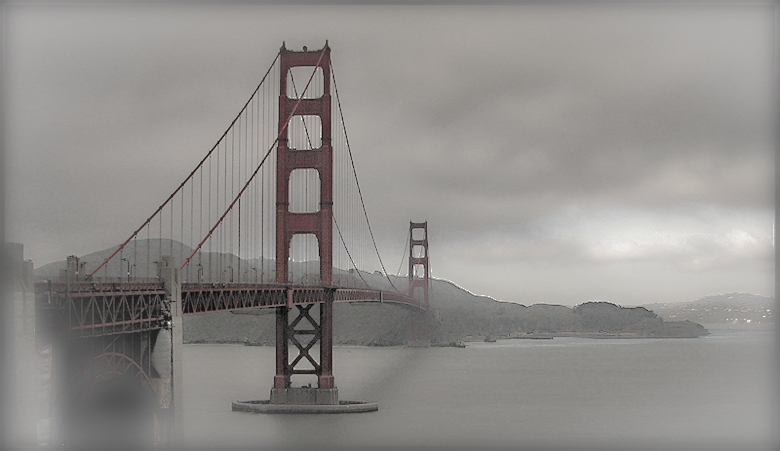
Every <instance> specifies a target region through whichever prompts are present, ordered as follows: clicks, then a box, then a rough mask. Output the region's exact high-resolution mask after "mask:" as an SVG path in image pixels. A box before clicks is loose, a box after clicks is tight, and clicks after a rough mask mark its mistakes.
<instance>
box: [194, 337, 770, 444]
mask: <svg viewBox="0 0 780 451" xmlns="http://www.w3.org/2000/svg"><path fill="white" fill-rule="evenodd" d="M711 332H712V335H710V336H707V337H702V338H698V339H634V340H594V339H581V338H555V339H553V340H499V341H498V342H496V343H469V344H468V347H467V348H465V349H458V348H427V349H424V348H422V349H420V348H405V347H394V348H375V347H370V348H369V347H337V348H335V350H334V365H335V374H336V383H337V386H338V387H339V394H340V398H341V399H342V400H363V401H378V402H379V411H377V412H373V413H364V414H354V415H262V414H248V413H241V412H232V411H231V409H230V403H231V401H235V400H248V399H268V392H269V388H270V385H271V382H272V378H273V373H274V348H273V347H249V346H236V345H186V346H185V349H184V353H185V358H184V364H185V368H184V370H185V373H184V378H185V379H184V384H185V417H184V420H185V425H184V428H185V434H186V437H185V443H187V444H191V445H203V446H213V445H238V446H253V447H257V446H280V445H300V446H312V445H327V446H366V445H394V446H416V445H448V446H477V445H480V446H485V445H495V446H552V447H558V446H573V447H592V446H620V447H627V448H634V447H645V446H649V447H667V446H670V447H679V446H694V447H701V448H703V449H712V448H719V449H720V448H728V449H744V448H746V447H751V448H753V449H755V448H756V447H759V448H767V449H769V448H771V447H772V445H773V444H774V443H775V442H774V440H775V439H774V427H775V426H774V425H775V421H776V416H775V413H776V412H775V410H774V409H775V404H774V402H775V401H774V397H775V394H774V390H775V389H774V383H775V377H774V373H773V371H774V354H773V349H774V330H773V329H739V330H729V329H715V328H713V329H711ZM293 384H294V385H297V383H296V382H295V380H294V381H293Z"/></svg>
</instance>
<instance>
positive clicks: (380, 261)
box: [330, 64, 402, 294]
mask: <svg viewBox="0 0 780 451" xmlns="http://www.w3.org/2000/svg"><path fill="white" fill-rule="evenodd" d="M330 73H331V76H332V77H333V88H334V90H335V91H336V104H337V105H338V107H339V116H340V117H341V126H342V128H343V129H344V140H345V141H346V144H347V151H348V152H349V161H350V163H351V164H352V173H353V174H354V175H355V185H356V186H357V192H358V197H359V198H360V205H361V206H362V207H363V215H364V216H365V217H366V224H367V225H368V233H369V235H370V236H371V242H372V243H373V245H374V251H376V256H377V258H378V259H379V264H380V265H381V266H382V272H383V273H384V275H385V278H386V279H387V281H388V282H390V286H392V287H393V289H395V291H397V292H398V293H399V294H402V293H401V291H400V290H398V288H396V286H395V285H394V284H393V281H392V280H390V276H388V275H387V270H386V269H385V264H384V263H383V262H382V256H381V255H379V249H378V248H377V245H376V240H375V239H374V232H373V230H371V222H370V221H369V220H368V212H367V211H366V204H365V202H363V192H362V191H361V189H360V182H359V181H358V178H357V170H356V169H355V160H354V159H353V158H352V148H351V147H350V146H349V136H348V135H347V127H346V126H345V124H344V113H343V111H342V110H341V99H340V98H339V88H338V85H337V84H336V73H335V72H334V70H333V64H331V65H330Z"/></svg>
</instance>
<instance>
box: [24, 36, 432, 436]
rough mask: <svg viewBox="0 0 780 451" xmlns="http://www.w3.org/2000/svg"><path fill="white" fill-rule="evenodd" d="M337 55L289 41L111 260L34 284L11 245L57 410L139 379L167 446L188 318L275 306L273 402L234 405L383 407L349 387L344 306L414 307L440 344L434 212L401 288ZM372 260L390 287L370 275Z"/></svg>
mask: <svg viewBox="0 0 780 451" xmlns="http://www.w3.org/2000/svg"><path fill="white" fill-rule="evenodd" d="M330 53H331V49H330V47H329V46H328V44H327V42H326V43H325V46H324V47H323V48H322V49H320V50H315V51H310V50H308V49H307V48H306V47H303V49H302V50H301V51H292V50H289V49H287V48H285V45H284V44H283V45H282V47H281V49H280V50H279V53H278V54H277V55H276V58H275V59H274V61H273V62H272V64H271V65H270V67H269V68H268V70H267V71H266V72H265V74H264V75H263V77H262V79H261V81H260V83H259V84H258V86H257V87H256V88H255V89H254V91H253V92H252V93H251V95H250V97H249V100H248V101H247V102H246V103H245V104H244V105H243V107H242V108H241V109H240V111H239V113H238V115H237V116H236V117H235V118H234V119H233V120H232V122H231V123H230V125H229V126H228V127H227V129H226V130H225V132H224V133H223V134H222V135H221V136H220V137H219V139H218V140H217V142H216V143H215V144H214V145H213V146H212V147H211V148H210V149H209V150H208V152H207V153H206V155H205V156H204V157H203V158H202V159H201V160H200V161H199V162H198V163H197V165H196V166H195V168H194V169H193V170H192V171H191V172H190V173H189V175H187V177H186V178H185V179H184V181H182V182H181V183H180V184H179V185H178V187H176V189H175V190H174V191H173V192H172V193H171V194H170V195H169V196H168V197H167V198H166V199H165V200H164V202H162V204H160V205H159V207H157V208H156V209H155V210H154V212H153V213H152V214H151V215H150V216H149V217H148V218H147V219H146V220H145V221H144V222H143V223H141V225H140V226H139V227H137V228H136V229H135V230H134V231H133V232H132V233H131V234H130V235H129V237H127V239H126V240H125V241H124V242H123V243H122V244H121V245H120V246H118V247H117V248H116V249H115V250H114V251H113V252H112V253H111V254H110V255H109V256H108V257H106V258H105V259H103V260H102V261H95V262H86V261H79V259H78V258H76V257H73V256H72V257H69V258H68V261H67V267H66V268H65V269H64V270H63V271H62V272H61V277H60V278H59V280H45V281H37V282H35V281H34V280H33V279H32V264H31V262H25V261H23V259H22V255H21V254H22V251H21V245H19V246H18V247H17V248H14V249H15V250H13V252H15V257H13V258H12V260H13V261H14V265H15V266H13V268H15V269H14V272H13V274H14V280H15V285H14V288H15V293H16V295H15V302H16V303H17V304H19V305H27V306H29V305H30V304H31V303H34V306H35V308H34V309H33V311H34V312H35V313H34V316H35V319H34V321H35V322H36V327H35V328H34V329H37V332H30V331H29V328H28V329H25V330H26V331H27V332H25V333H27V334H34V335H36V337H35V340H34V342H35V346H36V347H37V351H38V352H37V355H38V360H40V359H41V357H40V356H41V355H44V356H48V357H45V358H44V360H43V362H44V363H43V365H44V366H46V365H48V368H49V373H50V374H51V372H52V368H58V370H57V371H55V373H57V372H59V378H57V377H55V378H54V379H52V383H51V386H50V387H49V389H48V390H50V391H51V392H52V396H50V397H51V399H52V404H54V406H49V411H51V409H52V407H54V410H56V409H65V410H67V409H68V408H69V407H68V406H73V405H76V404H78V403H79V400H80V398H81V397H82V395H83V393H84V392H85V391H89V390H90V389H91V387H93V386H95V385H96V384H100V383H105V382H107V381H110V380H113V379H116V378H119V377H123V378H130V379H132V380H136V381H138V382H139V385H140V386H142V387H143V388H144V389H145V390H147V391H148V392H149V393H150V394H151V395H154V397H155V399H156V400H157V410H156V411H155V414H154V431H155V432H154V434H155V442H156V443H173V442H175V441H176V440H177V437H180V435H181V408H182V394H181V390H182V384H181V381H182V379H181V377H182V356H181V349H182V340H183V338H182V318H183V316H186V315H196V314H207V313H210V312H218V311H233V310H241V309H259V308H267V309H274V310H275V315H276V373H275V376H274V380H273V381H269V383H270V384H271V393H270V399H269V400H267V401H248V402H234V403H233V409H234V410H249V411H265V412H272V411H286V412H290V411H301V412H316V411H325V412H338V411H360V410H361V409H363V410H372V409H373V410H375V408H376V405H375V403H374V404H373V405H372V403H360V402H352V401H343V400H339V398H338V389H337V387H336V383H335V375H334V368H333V362H332V348H333V330H332V322H333V303H334V302H383V303H390V304H394V305H398V306H400V307H404V308H407V309H408V310H409V311H410V317H409V318H410V319H409V343H410V344H414V345H423V346H425V345H430V339H429V337H428V325H427V311H428V308H429V305H428V277H429V269H428V231H427V223H424V222H423V223H415V222H410V229H409V235H408V242H407V243H405V245H408V250H409V253H408V264H409V271H408V279H409V282H408V285H406V286H398V279H396V282H393V280H392V279H391V278H390V277H389V275H388V273H387V271H386V269H385V265H384V263H383V261H382V259H381V257H380V255H379V251H378V248H377V245H376V240H375V238H374V234H373V231H372V229H371V224H370V221H369V215H368V212H367V209H366V206H365V204H364V202H363V195H362V191H361V187H360V184H359V181H358V177H357V171H356V169H355V164H354V161H353V158H352V157H353V155H352V149H351V148H350V144H349V139H348V135H347V129H346V125H345V122H344V116H343V111H342V105H341V102H340V100H339V96H338V88H337V84H336V77H335V73H334V70H333V66H332V63H331V57H330ZM13 252H12V253H13ZM375 271H379V273H381V274H382V275H383V276H384V280H383V281H382V282H381V283H377V282H376V281H375V278H371V279H369V280H372V283H369V282H368V281H367V279H368V278H367V277H364V275H363V274H369V273H374V272H375ZM22 310H24V308H22ZM25 311H29V309H28V310H25ZM27 318H28V320H29V315H27ZM161 341H165V342H166V343H165V344H166V346H168V343H170V344H169V346H168V347H169V349H170V351H169V356H170V359H169V360H170V369H169V370H166V371H163V370H160V368H158V367H157V365H155V363H154V362H155V355H156V353H159V350H156V349H155V348H156V347H157V346H158V344H159V343H160V342H161ZM166 349H168V348H166ZM46 359H48V360H46ZM52 362H54V364H53V363H52ZM57 362H59V363H60V365H59V366H58V365H57V364H56V363H57ZM298 375H313V376H316V378H317V386H316V387H296V386H294V385H293V382H294V378H296V377H298ZM55 376H56V375H55ZM361 406H362V407H361ZM296 409H298V410H296ZM44 410H45V409H44ZM30 415H32V414H30Z"/></svg>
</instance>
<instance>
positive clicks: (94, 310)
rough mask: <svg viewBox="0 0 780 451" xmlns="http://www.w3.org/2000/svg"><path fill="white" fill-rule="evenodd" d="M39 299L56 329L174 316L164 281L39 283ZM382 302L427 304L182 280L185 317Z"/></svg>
mask: <svg viewBox="0 0 780 451" xmlns="http://www.w3.org/2000/svg"><path fill="white" fill-rule="evenodd" d="M35 295H36V302H37V303H38V305H40V306H42V307H44V308H47V309H50V311H51V312H52V314H53V316H55V317H56V319H55V318H53V320H54V321H53V323H54V324H53V325H54V327H55V329H56V330H58V331H60V332H64V333H66V334H67V335H68V336H70V337H93V336H102V335H113V334H120V333H132V332H138V331H144V330H154V329H160V328H163V327H165V326H166V321H169V320H170V317H171V315H170V305H169V301H168V299H169V295H168V293H167V292H166V290H165V287H164V284H163V282H162V281H157V280H155V281H145V282H70V283H68V282H50V281H46V282H38V283H36V284H35ZM328 296H333V300H334V302H378V303H388V304H395V305H399V306H402V307H407V308H411V309H415V310H425V307H424V303H423V302H422V301H420V300H418V299H414V298H411V297H409V296H405V295H402V294H399V293H396V292H390V291H384V290H376V289H361V288H346V287H335V286H330V287H328V286H294V285H281V284H252V283H229V284H215V283H182V284H181V298H182V315H198V314H204V313H212V312H222V311H233V310H246V309H255V308H274V307H281V306H287V307H292V306H293V305H305V304H314V303H320V302H323V301H324V300H325V299H327V297H328Z"/></svg>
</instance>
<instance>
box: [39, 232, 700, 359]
mask: <svg viewBox="0 0 780 451" xmlns="http://www.w3.org/2000/svg"><path fill="white" fill-rule="evenodd" d="M114 249H115V248H109V249H104V250H102V251H98V252H94V253H91V254H87V255H84V256H81V257H80V261H81V262H82V263H85V266H84V272H89V271H91V270H92V268H95V267H96V266H97V265H98V264H99V263H100V262H102V261H103V260H104V259H105V258H106V257H108V256H109V255H110V254H111V253H112V252H113V251H114ZM147 249H148V251H149V252H148V256H147V257H145V259H144V258H142V259H141V260H138V259H136V258H135V256H137V255H144V256H146V255H147ZM191 252H192V250H191V249H190V248H189V247H188V246H185V245H182V244H181V243H178V242H171V241H169V240H137V242H134V243H132V245H130V246H129V247H128V248H127V249H125V251H124V253H125V255H126V258H127V259H128V260H131V261H134V262H135V265H136V266H134V267H133V268H132V275H134V276H136V277H152V278H154V277H156V268H155V265H154V262H155V261H157V260H159V259H160V255H171V254H173V256H174V259H175V261H177V262H180V261H183V260H184V259H185V258H186V256H188V255H189V254H190V253H191ZM131 256H133V257H132V258H131ZM196 258H197V262H198V263H197V264H200V265H201V266H200V267H199V268H202V270H200V269H198V270H193V269H192V264H191V265H189V266H190V269H189V270H185V272H184V273H183V274H182V279H183V280H184V281H188V280H189V281H196V280H198V278H200V280H202V281H205V282H209V281H214V282H221V281H226V279H227V278H228V277H229V276H230V275H232V276H233V278H234V280H236V281H238V280H237V279H238V275H237V274H241V277H242V280H245V281H250V282H251V281H254V280H258V279H259V280H258V281H260V280H262V281H266V282H268V281H272V280H274V278H275V274H274V268H275V265H274V261H273V260H268V259H263V260H258V259H239V258H238V257H237V256H235V255H229V254H216V253H211V254H209V253H203V254H201V255H200V256H198V257H196ZM115 260H116V258H115ZM194 261H195V260H193V262H194ZM317 265H318V262H299V263H294V264H292V265H291V268H292V275H293V279H294V280H295V281H296V282H299V281H301V278H303V277H309V276H304V275H305V274H307V273H308V274H311V273H313V272H314V271H312V269H313V268H316V267H318V266H317ZM65 267H66V262H65V261H64V260H63V261H59V262H54V263H50V264H48V265H44V266H41V267H40V268H37V269H36V270H35V275H36V278H37V279H39V280H41V279H57V278H58V277H59V273H60V271H61V270H62V269H64V268H65ZM239 268H240V269H239ZM307 268H308V270H307ZM126 273H127V262H123V261H121V260H117V261H116V262H113V261H112V263H111V265H108V267H107V268H106V269H105V270H104V269H101V270H100V271H99V272H98V273H97V274H96V276H97V277H104V278H112V277H126ZM82 274H83V273H82ZM255 277H257V278H258V279H255ZM334 282H335V283H336V284H338V285H340V286H355V287H364V286H365V285H366V284H368V285H369V286H370V287H372V288H379V289H383V290H394V289H398V290H400V291H405V289H406V287H407V285H408V279H407V278H406V277H395V276H389V278H388V277H385V276H384V275H383V274H381V273H379V272H374V273H368V272H364V271H355V270H342V269H337V268H334ZM429 295H430V302H431V306H432V309H431V311H430V314H429V326H430V337H431V341H432V343H434V344H449V343H457V342H459V341H462V340H484V339H487V340H490V339H495V338H501V337H505V338H525V337H528V338H530V337H538V336H546V337H550V336H571V335H579V336H587V337H595V338H614V337H620V338H630V337H697V336H700V335H705V334H707V331H706V330H705V329H704V328H703V327H701V326H700V325H699V324H695V323H693V322H690V321H672V322H670V321H664V319H662V318H661V317H659V316H658V315H657V313H658V312H657V311H655V310H654V309H646V308H643V307H635V308H625V307H621V306H618V305H616V304H611V303H606V302H588V303H585V304H582V305H579V306H576V307H574V308H570V307H566V306H562V305H551V304H534V305H531V306H525V305H522V304H517V303H512V302H502V301H497V300H495V299H493V298H490V297H487V296H479V295H475V294H473V293H470V292H469V291H467V290H465V289H463V288H461V287H459V286H457V285H455V284H454V283H452V282H449V281H446V280H440V279H432V280H431V285H430V288H429ZM702 305H703V304H702ZM650 310H653V311H650ZM654 312H655V313H654ZM680 319H683V320H684V319H685V318H680ZM274 321H275V320H274V315H273V311H272V310H267V309H257V310H250V311H242V312H240V313H239V312H236V313H231V312H220V313H211V314H206V315H192V316H187V317H185V319H184V338H185V340H187V341H190V342H231V343H236V342H238V343H241V342H243V343H250V344H268V345H270V344H273V343H274V340H275V322H274ZM408 330H409V312H408V311H407V310H406V309H404V308H401V307H398V306H392V305H386V304H375V303H336V304H335V305H334V324H333V331H334V337H333V338H334V342H335V343H337V344H354V345H368V346H395V345H403V344H406V338H407V334H408Z"/></svg>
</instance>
